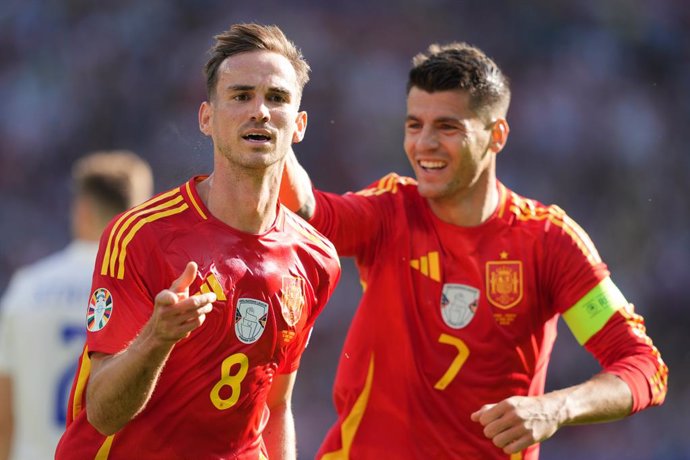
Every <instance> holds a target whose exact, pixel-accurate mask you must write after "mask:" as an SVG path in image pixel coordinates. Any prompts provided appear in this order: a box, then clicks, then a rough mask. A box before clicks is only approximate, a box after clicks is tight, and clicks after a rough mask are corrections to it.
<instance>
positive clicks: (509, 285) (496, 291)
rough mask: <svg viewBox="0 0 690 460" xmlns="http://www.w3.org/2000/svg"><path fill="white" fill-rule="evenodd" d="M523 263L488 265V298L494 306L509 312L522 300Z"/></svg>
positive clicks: (515, 261)
mask: <svg viewBox="0 0 690 460" xmlns="http://www.w3.org/2000/svg"><path fill="white" fill-rule="evenodd" d="M522 282H523V280H522V262H521V261H519V260H500V261H491V262H487V263H486V291H487V292H486V297H487V299H488V300H489V302H491V304H492V305H494V306H495V307H498V308H502V309H504V310H507V309H509V308H513V307H514V306H515V305H517V304H518V303H519V302H520V301H521V300H522Z"/></svg>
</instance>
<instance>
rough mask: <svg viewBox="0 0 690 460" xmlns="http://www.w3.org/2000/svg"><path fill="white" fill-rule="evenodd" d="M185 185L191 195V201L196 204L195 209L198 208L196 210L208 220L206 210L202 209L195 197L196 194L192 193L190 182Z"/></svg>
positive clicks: (188, 194)
mask: <svg viewBox="0 0 690 460" xmlns="http://www.w3.org/2000/svg"><path fill="white" fill-rule="evenodd" d="M185 187H186V188H187V196H189V201H191V202H192V204H193V205H194V209H196V211H197V212H198V213H199V215H200V216H201V217H203V219H204V220H208V217H206V214H204V211H202V210H201V206H199V203H197V202H196V200H195V199H194V195H193V194H192V187H190V185H189V182H187V184H185Z"/></svg>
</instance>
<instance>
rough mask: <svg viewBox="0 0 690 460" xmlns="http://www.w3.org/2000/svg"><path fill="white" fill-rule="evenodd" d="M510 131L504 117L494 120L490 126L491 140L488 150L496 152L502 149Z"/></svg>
mask: <svg viewBox="0 0 690 460" xmlns="http://www.w3.org/2000/svg"><path fill="white" fill-rule="evenodd" d="M509 133H510V126H508V121H507V120H506V119H505V118H498V119H497V120H496V121H494V124H493V126H492V127H491V141H490V144H489V150H491V151H492V152H494V153H498V152H500V151H501V150H503V147H505V145H506V142H508V134H509Z"/></svg>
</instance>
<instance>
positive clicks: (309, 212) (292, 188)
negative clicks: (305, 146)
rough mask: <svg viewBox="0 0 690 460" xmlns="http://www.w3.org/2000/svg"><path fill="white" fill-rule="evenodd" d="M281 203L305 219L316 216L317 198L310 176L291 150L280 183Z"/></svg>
mask: <svg viewBox="0 0 690 460" xmlns="http://www.w3.org/2000/svg"><path fill="white" fill-rule="evenodd" d="M280 201H281V202H282V203H283V204H284V205H285V206H287V208H288V209H289V210H291V211H292V212H295V213H297V214H298V215H299V216H300V217H302V218H303V219H309V218H310V217H311V216H313V215H314V205H315V202H316V201H315V198H314V192H313V190H312V187H311V180H310V179H309V174H307V171H305V170H304V168H303V167H302V165H301V164H299V162H298V161H297V157H296V156H295V152H294V151H293V150H292V148H291V149H290V151H289V152H288V154H287V156H286V159H285V168H284V169H283V179H282V182H281V183H280Z"/></svg>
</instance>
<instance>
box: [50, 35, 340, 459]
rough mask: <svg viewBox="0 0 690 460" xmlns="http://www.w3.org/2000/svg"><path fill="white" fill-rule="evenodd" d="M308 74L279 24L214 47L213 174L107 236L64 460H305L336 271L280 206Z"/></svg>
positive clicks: (202, 120) (156, 201) (133, 213)
mask: <svg viewBox="0 0 690 460" xmlns="http://www.w3.org/2000/svg"><path fill="white" fill-rule="evenodd" d="M308 71H309V67H308V65H307V63H306V61H304V59H303V57H302V55H301V53H300V52H299V50H298V49H297V48H296V47H295V45H294V44H293V43H292V42H290V41H288V40H287V38H286V37H285V36H284V35H283V33H282V31H280V29H279V28H278V27H275V26H262V25H258V24H240V25H235V26H232V27H231V28H230V29H229V30H228V31H226V32H224V33H222V34H220V35H218V36H217V37H216V44H215V46H214V47H213V48H212V50H211V58H210V60H209V61H208V63H207V65H206V76H207V89H208V101H206V102H204V103H202V105H201V108H200V110H199V126H200V129H201V131H202V132H203V133H204V134H206V135H207V136H210V137H211V138H212V140H213V146H214V170H213V172H212V173H211V174H210V175H209V176H199V177H194V178H192V179H190V180H189V181H188V182H186V183H185V184H183V185H181V186H179V187H176V188H174V189H172V190H170V191H168V192H165V193H162V194H159V195H157V196H155V197H154V198H152V199H151V200H149V201H147V202H145V203H143V204H142V205H140V206H137V207H135V208H132V209H131V210H129V211H127V212H125V213H123V214H121V215H120V216H118V217H117V218H115V219H114V220H113V221H111V223H110V225H109V226H108V228H107V229H106V231H105V233H104V234H103V236H102V238H101V243H100V247H99V252H98V258H97V261H96V267H95V272H94V276H93V288H92V292H93V294H92V295H91V298H90V302H89V306H88V312H87V318H86V321H87V330H88V332H87V343H86V347H85V349H84V352H83V354H82V357H81V361H80V365H79V368H78V370H77V374H76V377H75V380H74V385H73V389H72V395H71V401H70V406H69V411H68V422H67V423H68V426H67V430H66V432H65V435H64V436H63V437H62V439H61V441H60V444H59V445H58V449H57V453H56V458H58V459H70V460H72V459H94V458H98V459H106V458H107V459H110V460H113V459H133V458H136V459H165V460H173V459H197V458H198V459H204V458H215V459H233V460H242V459H247V460H248V459H252V460H256V459H260V458H269V457H270V458H271V459H288V460H290V459H292V460H294V459H295V458H296V447H295V432H294V431H295V428H294V421H293V417H292V411H291V408H290V397H291V394H292V388H293V385H294V382H295V377H296V372H297V368H298V366H299V362H300V357H301V355H302V352H303V351H304V348H305V347H306V345H307V341H308V339H309V334H310V332H311V329H312V327H313V325H314V321H315V319H316V317H317V315H318V314H319V313H320V311H321V310H322V309H323V307H324V305H325V303H326V302H327V300H328V298H329V297H330V294H331V292H332V291H333V288H334V286H335V284H336V282H337V280H338V278H339V276H340V265H339V262H338V258H337V255H336V253H335V250H334V249H333V246H332V245H331V243H329V242H328V241H327V240H326V239H325V238H324V237H323V236H321V235H320V234H319V233H318V232H316V231H315V230H314V229H313V228H312V227H311V226H310V225H309V224H307V223H305V222H304V221H303V220H302V219H300V218H299V217H297V216H295V215H294V214H292V213H291V212H290V211H288V210H287V209H286V208H285V207H283V206H282V205H281V204H280V203H279V202H278V187H279V183H280V177H281V174H282V171H283V164H284V161H285V157H286V153H287V152H288V150H289V148H290V145H291V144H292V143H293V142H299V141H301V140H302V137H303V135H304V131H305V129H306V123H307V116H306V113H305V112H301V111H299V103H300V98H301V93H302V89H303V87H304V84H305V83H306V82H307V80H308Z"/></svg>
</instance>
